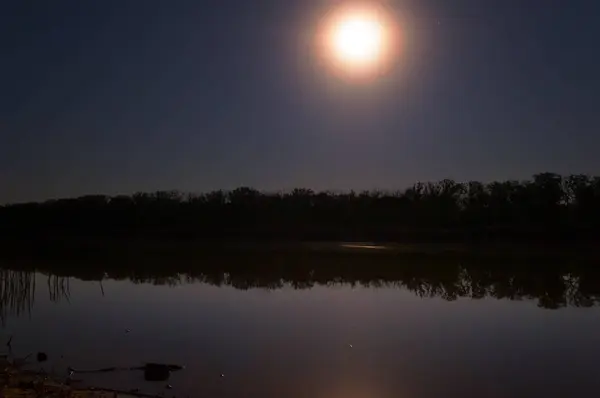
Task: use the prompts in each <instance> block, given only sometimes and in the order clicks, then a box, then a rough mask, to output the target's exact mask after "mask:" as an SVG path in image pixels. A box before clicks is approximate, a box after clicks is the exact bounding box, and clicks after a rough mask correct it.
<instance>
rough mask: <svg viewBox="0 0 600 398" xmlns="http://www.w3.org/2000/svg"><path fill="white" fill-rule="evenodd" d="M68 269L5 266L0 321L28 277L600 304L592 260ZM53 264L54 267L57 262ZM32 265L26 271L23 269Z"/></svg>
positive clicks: (311, 256)
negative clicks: (360, 289) (385, 290)
mask: <svg viewBox="0 0 600 398" xmlns="http://www.w3.org/2000/svg"><path fill="white" fill-rule="evenodd" d="M86 257H87V258H86V261H84V260H82V259H81V258H71V259H70V260H71V261H67V260H66V259H62V260H61V261H48V258H45V259H40V260H39V261H38V262H37V263H36V265H35V266H31V265H27V266H23V265H19V262H18V261H16V260H15V259H12V261H10V262H4V264H5V267H7V269H4V270H2V271H1V273H0V278H1V280H0V289H1V291H0V295H1V303H0V306H1V307H0V310H1V315H2V316H3V317H4V316H6V314H7V313H8V311H10V312H12V313H17V314H19V313H22V312H26V311H30V309H31V306H32V305H33V299H34V291H35V277H34V275H35V274H34V271H38V272H41V273H43V274H45V275H49V276H48V277H47V278H48V279H47V283H48V289H49V292H50V298H51V299H52V300H60V299H62V298H65V299H68V298H69V285H68V278H69V277H75V278H78V279H82V280H90V281H101V280H103V279H114V280H129V281H131V282H132V283H136V284H139V283H150V284H154V285H169V286H176V285H179V284H186V283H206V284H210V285H214V286H229V287H233V288H236V289H244V290H245V289H255V288H259V289H281V288H285V287H289V288H293V289H310V288H312V287H313V286H335V285H342V284H347V285H352V286H364V287H370V288H397V289H406V290H408V291H411V292H413V293H414V294H416V295H417V296H419V297H423V298H430V297H441V298H443V299H445V300H456V299H459V298H468V299H482V298H486V297H489V298H495V299H500V300H534V301H536V302H537V304H538V306H539V307H542V308H548V309H558V308H562V307H565V306H576V307H591V306H594V305H597V304H598V303H600V268H599V267H598V266H597V263H596V262H595V259H590V258H589V257H588V258H583V259H582V258H576V257H575V256H573V255H572V254H570V255H567V256H556V255H555V254H553V255H551V256H535V257H526V256H512V257H510V256H499V255H494V256H477V255H468V256H467V255H465V254H464V253H463V254H448V253H444V254H436V255H423V254H413V255H411V254H405V253H404V254H402V253H400V254H399V253H383V254H372V253H356V252H354V253H328V252H311V251H298V252H293V253H289V252H286V251H269V252H258V251H252V252H242V251H225V252H221V251H215V252H213V253H203V254H202V255H199V256H198V255H196V256H194V257H190V256H189V255H188V256H186V255H184V254H183V255H182V254H181V253H179V254H177V253H162V254H154V255H148V254H147V253H146V254H145V255H144V256H143V257H139V255H136V256H134V257H127V256H119V257H112V258H106V257H105V258H103V257H102V256H86ZM55 260H56V259H55ZM29 264H31V263H29Z"/></svg>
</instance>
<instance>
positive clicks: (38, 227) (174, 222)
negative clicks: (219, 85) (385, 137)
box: [0, 173, 600, 241]
mask: <svg viewBox="0 0 600 398" xmlns="http://www.w3.org/2000/svg"><path fill="white" fill-rule="evenodd" d="M598 232H600V177H591V176H587V175H571V176H566V177H563V176H561V175H558V174H555V173H541V174H536V175H534V176H533V177H532V178H531V179H529V180H524V181H496V182H490V183H483V182H477V181H469V182H464V183H460V182H456V181H454V180H450V179H445V180H442V181H439V182H426V183H416V184H414V185H412V186H411V187H409V188H407V189H405V190H399V191H364V192H354V191H350V192H343V193H336V192H315V191H313V190H310V189H294V190H292V191H289V192H274V193H268V192H260V191H258V190H256V189H253V188H248V187H241V188H237V189H234V190H231V191H222V190H219V191H214V192H209V193H205V194H183V193H181V192H178V191H158V192H153V193H136V194H133V195H118V196H106V195H87V196H82V197H78V198H69V199H58V200H49V201H45V202H39V203H38V202H36V203H20V204H8V205H5V206H1V207H0V235H3V236H4V237H33V236H36V237H39V236H50V235H51V236H77V237H93V236H96V237H151V238H161V239H162V238H174V239H192V238H202V239H228V240H233V239H250V240H261V239H279V240H388V241H391V240H404V239H417V240H418V239H421V238H422V239H441V240H443V239H495V238H499V239H505V238H507V239H508V238H515V239H521V238H524V237H528V238H532V237H548V238H559V239H583V238H595V237H597V235H598Z"/></svg>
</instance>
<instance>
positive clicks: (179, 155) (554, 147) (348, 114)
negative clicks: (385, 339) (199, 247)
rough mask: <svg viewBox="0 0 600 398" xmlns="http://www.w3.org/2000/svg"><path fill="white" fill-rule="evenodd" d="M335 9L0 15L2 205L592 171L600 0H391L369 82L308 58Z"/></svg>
mask: <svg viewBox="0 0 600 398" xmlns="http://www.w3.org/2000/svg"><path fill="white" fill-rule="evenodd" d="M330 3H332V2H331V1H326V0H287V1H282V0H252V1H250V0H213V1H201V0H190V1H184V0H173V1H164V0H145V1H139V0H102V1H80V0H57V1H46V2H38V1H26V0H7V1H2V2H0V61H1V62H0V202H12V201H25V200H40V199H46V198H53V197H64V196H76V195H81V194H86V193H107V194H115V193H132V192H135V191H140V190H144V191H146V190H158V189H179V190H183V191H195V192H199V191H205V190H210V189H218V188H224V189H229V188H233V187H236V186H240V185H246V186H253V187H256V188H259V189H266V190H278V189H290V188H293V187H297V186H304V187H310V188H314V189H351V188H353V189H371V188H382V189H387V188H389V189H392V188H401V187H405V186H407V185H409V184H411V183H413V182H414V181H416V180H438V179H442V178H447V177H448V178H455V179H458V180H469V179H480V180H491V179H513V178H514V179H521V178H527V177H529V176H530V175H531V174H533V173H535V172H541V171H555V172H559V173H580V172H581V173H591V174H594V173H599V172H600V156H598V155H597V151H598V150H597V148H598V147H600V146H599V144H600V142H599V141H600V138H599V133H600V129H599V127H600V121H599V120H598V117H599V115H600V113H599V112H598V109H600V108H599V104H600V92H599V89H600V77H599V76H598V71H600V50H598V48H599V47H598V38H600V24H599V23H598V17H599V16H600V2H598V1H593V0H572V1H566V0H543V1H542V0H519V1H514V0H485V1H482V0H472V1H466V0H456V1H454V0H453V1H449V0H437V1H436V0H389V1H387V3H388V6H389V7H390V9H391V10H392V11H393V12H394V13H395V15H396V17H397V22H398V24H399V27H400V29H401V31H402V33H403V40H404V42H405V46H404V48H403V52H402V55H401V57H400V58H399V59H398V61H397V63H396V65H395V67H394V68H393V69H392V70H391V71H390V72H389V73H388V74H387V75H386V76H384V77H383V78H382V79H380V80H378V81H377V82H373V83H370V84H365V83H360V84H359V83H349V82H344V81H340V80H339V79H336V78H335V77H334V76H333V75H332V74H331V73H329V71H328V70H327V69H326V68H323V67H321V65H320V64H319V63H318V62H317V57H316V55H315V52H314V51H313V48H312V47H311V42H312V37H313V35H314V31H315V26H316V25H317V24H318V22H319V21H320V19H321V18H322V17H323V15H324V14H325V13H326V12H327V9H328V7H329V4H330Z"/></svg>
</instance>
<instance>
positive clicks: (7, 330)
mask: <svg viewBox="0 0 600 398" xmlns="http://www.w3.org/2000/svg"><path fill="white" fill-rule="evenodd" d="M2 272H3V275H4V276H3V277H4V279H5V280H7V278H13V279H14V278H15V275H17V274H19V273H18V272H17V271H2ZM21 274H22V275H24V274H25V273H21ZM29 277H30V278H31V279H29V280H31V281H33V280H35V286H34V287H33V286H31V289H33V290H32V291H30V292H29V293H28V295H26V296H20V298H17V299H15V298H14V297H12V301H10V300H9V299H11V297H9V296H10V294H12V293H10V292H9V291H8V290H7V287H6V285H4V288H3V289H4V290H3V294H2V300H3V303H2V305H3V306H2V314H3V318H4V319H3V327H2V333H1V335H0V338H2V339H4V338H6V339H7V338H8V336H9V335H13V336H14V338H13V351H14V352H15V353H20V354H23V355H25V354H27V353H30V352H33V353H35V352H37V351H45V352H47V353H48V355H49V358H50V360H49V361H48V363H46V364H44V367H45V368H46V369H48V370H54V371H57V372H62V373H65V370H66V368H67V366H73V367H75V368H81V369H85V368H87V369H90V368H103V367H110V366H137V365H140V364H143V363H145V362H163V363H177V364H184V365H186V369H185V370H184V371H181V372H176V373H173V375H172V376H171V379H170V380H169V382H168V383H169V384H171V385H172V386H173V389H172V390H165V385H166V384H167V383H165V382H154V383H152V382H146V381H144V380H143V374H142V373H141V372H136V371H127V372H115V373H105V374H95V375H85V377H84V378H83V379H84V380H85V382H87V383H90V384H93V385H99V386H103V387H112V388H120V389H130V388H140V389H141V391H143V392H148V393H161V392H165V394H166V395H167V396H173V395H176V396H184V397H185V396H194V397H267V398H268V397H273V398H275V397H315V398H320V397H322V398H379V397H390V398H392V397H447V396H457V397H458V396H461V397H509V396H510V397H536V396H539V397H546V398H547V397H566V396H569V397H575V396H593V395H595V393H596V392H597V391H600V377H599V372H600V311H599V310H598V309H597V308H596V307H593V306H592V307H577V306H572V305H567V306H565V307H563V308H560V309H544V308H540V306H539V299H527V298H522V297H521V299H520V300H510V299H508V298H505V299H498V298H493V297H490V296H489V295H485V297H484V298H482V299H477V300H475V299H472V298H468V297H462V298H461V297H458V298H457V299H455V300H451V301H448V300H446V299H445V298H444V297H443V295H436V294H417V292H415V290H414V289H413V290H408V289H406V288H404V287H402V286H398V285H393V284H385V283H384V284H380V285H378V286H377V287H374V286H372V285H371V286H365V285H360V284H355V285H354V286H353V285H351V284H349V283H329V285H318V284H317V285H314V286H312V287H310V288H306V289H295V288H293V287H292V286H291V285H289V284H287V283H283V284H280V285H279V286H277V287H276V288H274V289H265V288H250V289H246V290H242V289H236V288H234V287H232V286H228V285H227V284H224V285H222V286H215V285H213V284H207V283H202V282H193V281H192V282H185V280H184V278H182V282H181V283H179V282H177V278H171V279H170V281H171V285H160V284H153V283H133V282H131V281H129V280H121V281H117V280H111V279H108V278H107V279H104V280H103V282H102V283H100V282H99V281H83V280H80V279H77V278H73V277H71V278H67V279H62V280H61V279H60V278H55V277H51V278H49V277H48V276H47V275H45V274H39V273H38V274H29ZM534 280H535V278H534ZM163 282H164V281H163ZM60 287H62V288H60ZM13 296H14V294H13ZM126 329H130V332H129V333H126ZM36 366H37V365H36ZM221 374H223V375H224V376H223V377H222V376H221Z"/></svg>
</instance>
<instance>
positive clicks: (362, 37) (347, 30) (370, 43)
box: [332, 15, 383, 64]
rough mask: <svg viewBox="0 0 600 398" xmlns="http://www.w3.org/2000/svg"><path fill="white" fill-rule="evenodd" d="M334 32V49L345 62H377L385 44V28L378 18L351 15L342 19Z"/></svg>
mask: <svg viewBox="0 0 600 398" xmlns="http://www.w3.org/2000/svg"><path fill="white" fill-rule="evenodd" d="M332 33H333V34H332V47H333V48H332V50H333V51H335V52H336V56H338V57H340V58H341V59H343V60H344V61H345V62H348V63H351V64H366V63H372V62H377V60H378V58H379V55H380V53H381V51H382V46H383V28H382V26H381V25H380V24H379V22H378V21H377V20H374V19H369V18H367V17H363V16H361V15H357V16H350V17H348V18H346V19H343V20H342V21H340V23H339V24H338V25H337V26H335V27H334V28H333V32H332Z"/></svg>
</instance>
